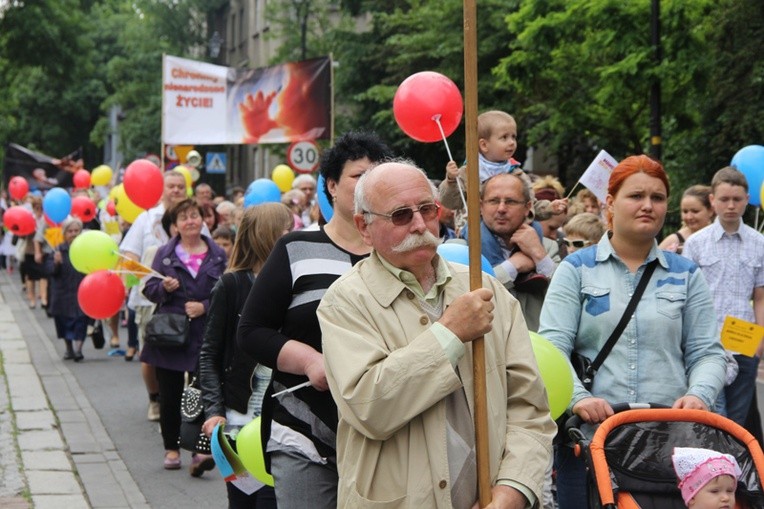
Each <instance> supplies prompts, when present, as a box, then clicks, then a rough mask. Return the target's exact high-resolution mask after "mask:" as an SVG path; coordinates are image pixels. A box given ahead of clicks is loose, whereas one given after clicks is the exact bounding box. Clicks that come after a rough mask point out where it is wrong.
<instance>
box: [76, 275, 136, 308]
mask: <svg viewBox="0 0 764 509" xmlns="http://www.w3.org/2000/svg"><path fill="white" fill-rule="evenodd" d="M124 301H125V284H124V283H123V282H122V279H121V278H120V277H119V276H118V275H117V274H115V273H113V272H109V271H108V270H97V271H95V272H92V273H90V274H88V275H87V276H85V279H83V280H82V282H81V283H80V287H79V288H78V289H77V302H79V304H80V308H82V311H83V312H84V313H85V314H86V315H88V316H89V317H91V318H95V319H96V320H103V319H105V318H109V317H112V316H114V315H116V314H117V311H119V310H120V308H121V307H122V304H123V302H124Z"/></svg>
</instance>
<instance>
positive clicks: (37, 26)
mask: <svg viewBox="0 0 764 509" xmlns="http://www.w3.org/2000/svg"><path fill="white" fill-rule="evenodd" d="M660 4H661V27H662V39H661V41H662V47H663V59H662V60H661V62H660V63H658V62H656V58H655V53H654V48H653V47H652V46H651V41H650V8H651V0H632V1H629V2H622V1H619V0H480V1H479V2H478V27H477V32H478V40H479V48H478V73H479V76H478V83H479V97H478V101H479V109H480V110H481V111H482V110H487V109H502V110H505V111H508V112H510V113H512V114H513V115H514V116H515V117H516V119H517V120H518V125H519V135H520V150H519V154H518V155H519V157H520V158H521V159H523V158H524V149H525V148H526V147H527V146H543V147H545V148H547V149H548V150H550V151H551V152H552V153H553V154H554V155H555V156H556V159H557V162H558V165H559V169H560V174H561V176H562V177H563V181H564V182H565V183H566V184H568V185H569V186H570V185H572V184H573V182H575V180H576V179H577V177H578V176H579V175H580V174H581V172H582V171H583V170H584V169H585V168H586V166H587V165H588V163H589V162H590V161H591V159H592V158H593V157H594V155H595V154H596V152H597V151H598V150H599V149H601V148H605V149H607V150H608V151H609V152H610V153H611V154H613V155H614V156H615V157H617V158H621V157H623V156H625V155H628V154H632V153H638V152H642V151H646V150H647V149H648V147H649V134H650V133H649V91H650V86H651V84H652V83H653V81H654V80H658V79H659V80H660V83H661V87H662V106H663V117H662V125H663V159H664V164H665V166H666V168H667V169H668V170H669V173H670V176H671V179H672V184H673V185H674V186H675V189H681V188H682V187H684V186H685V185H687V184H690V183H695V182H702V181H708V179H709V177H710V175H711V174H712V173H713V172H714V171H715V170H716V169H718V168H719V167H721V166H722V165H724V164H727V163H728V162H729V160H730V158H731V157H732V155H733V154H734V153H735V151H737V150H738V149H739V148H741V147H743V146H746V145H750V144H760V143H762V138H764V132H763V131H764V124H762V122H761V120H760V119H761V118H762V114H764V97H763V96H764V87H762V82H763V81H764V63H763V62H764V58H763V57H764V54H762V53H764V49H762V45H761V41H762V39H764V37H762V36H763V35H764V33H763V32H764V4H762V3H761V2H760V1H759V0H694V1H692V2H687V1H685V0H661V2H660ZM225 5H226V0H36V1H35V2H31V1H21V0H18V1H13V2H8V3H6V4H5V8H4V10H2V12H0V87H1V88H2V90H4V91H5V93H4V94H0V142H3V145H4V142H7V141H15V142H18V143H21V144H24V145H28V146H31V147H33V148H38V149H40V150H42V151H45V152H48V153H52V154H56V155H59V154H64V153H67V152H69V151H71V150H73V149H74V148H76V147H77V146H80V145H83V146H85V147H86V154H87V155H88V156H89V160H88V163H89V164H94V163H99V162H100V161H98V159H99V156H100V154H99V153H98V152H99V147H100V146H101V145H102V143H103V140H104V135H105V134H106V132H107V129H108V122H107V120H106V119H107V114H108V111H109V108H110V107H111V106H113V105H120V107H121V108H122V110H123V113H124V118H123V120H122V122H121V124H120V134H121V137H122V141H123V147H122V149H123V151H124V153H125V156H126V158H128V159H131V158H134V157H137V156H139V155H142V154H144V153H146V152H157V151H158V150H159V145H160V141H159V139H160V125H161V122H160V109H161V108H160V105H161V55H162V53H168V54H173V55H177V56H181V57H185V58H196V59H204V52H205V49H206V46H205V44H204V42H205V41H206V40H208V38H209V33H207V31H208V28H207V23H206V21H207V20H208V19H209V16H210V14H211V13H214V12H218V11H219V10H220V9H221V8H223V7H224V6H225ZM268 5H269V6H268V9H267V11H266V12H267V16H268V18H269V19H268V25H269V26H270V27H271V30H270V35H269V37H272V38H273V40H274V41H281V45H280V46H279V49H278V51H277V55H276V57H275V59H274V61H273V62H272V63H280V62H284V61H289V60H298V59H300V58H302V57H303V48H304V56H305V57H307V58H311V57H315V56H320V55H326V54H329V53H331V54H333V55H334V58H335V60H336V61H337V62H338V67H337V68H336V69H335V93H334V96H335V112H336V131H337V132H338V133H341V132H344V131H346V130H348V129H358V128H366V129H373V130H375V131H378V132H379V133H380V135H381V136H382V137H383V138H384V139H386V140H387V141H388V142H389V143H390V144H391V145H392V146H393V147H394V148H395V149H396V151H397V152H398V153H400V154H405V155H406V156H409V157H411V158H413V159H414V160H415V161H417V162H418V163H419V164H420V165H422V166H423V167H424V168H425V169H427V170H428V171H429V172H430V174H431V175H432V176H434V177H440V176H442V175H443V168H444V166H445V163H446V159H447V156H446V151H445V149H444V147H443V144H442V143H431V144H425V143H418V142H415V141H413V140H411V139H410V138H408V137H407V136H406V135H405V134H404V133H403V132H402V131H401V130H400V129H399V128H398V126H397V125H396V123H395V120H394V117H393V112H392V98H393V95H394V94H395V91H396V88H397V86H398V85H399V84H400V82H401V81H403V80H404V79H405V78H406V77H408V76H410V75H411V74H413V73H415V72H419V71H424V70H433V71H437V72H440V73H442V74H445V75H446V76H448V77H450V78H451V79H452V80H453V81H454V82H455V83H456V84H457V85H458V86H459V87H460V88H463V83H464V79H463V73H464V72H463V68H464V67H463V49H462V48H463V32H462V17H463V2H459V1H457V0H438V1H435V0H342V1H340V0H299V1H298V0H283V1H274V2H268ZM303 27H304V30H303ZM449 144H450V148H451V151H452V153H453V155H454V158H455V159H457V161H461V160H463V158H464V157H465V154H464V131H463V128H460V129H458V130H457V131H456V132H455V133H454V134H453V135H452V136H450V137H449ZM0 150H2V148H1V147H0ZM0 155H2V154H0ZM678 194H679V193H674V196H678Z"/></svg>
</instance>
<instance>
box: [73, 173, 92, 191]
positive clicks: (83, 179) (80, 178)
mask: <svg viewBox="0 0 764 509" xmlns="http://www.w3.org/2000/svg"><path fill="white" fill-rule="evenodd" d="M72 181H73V182H74V188H75V189H87V188H88V187H90V172H89V171H88V170H77V171H76V172H74V176H73V177H72Z"/></svg>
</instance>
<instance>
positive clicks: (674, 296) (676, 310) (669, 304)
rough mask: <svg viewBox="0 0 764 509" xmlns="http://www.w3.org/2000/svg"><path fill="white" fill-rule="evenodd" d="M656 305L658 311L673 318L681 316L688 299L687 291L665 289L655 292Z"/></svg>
mask: <svg viewBox="0 0 764 509" xmlns="http://www.w3.org/2000/svg"><path fill="white" fill-rule="evenodd" d="M655 297H656V304H655V305H656V306H657V308H658V313H660V314H662V315H663V316H666V317H668V318H671V319H672V320H674V319H677V318H679V317H680V316H681V315H682V310H683V309H684V302H685V301H686V300H687V292H685V291H679V290H678V289H677V290H664V291H660V292H655Z"/></svg>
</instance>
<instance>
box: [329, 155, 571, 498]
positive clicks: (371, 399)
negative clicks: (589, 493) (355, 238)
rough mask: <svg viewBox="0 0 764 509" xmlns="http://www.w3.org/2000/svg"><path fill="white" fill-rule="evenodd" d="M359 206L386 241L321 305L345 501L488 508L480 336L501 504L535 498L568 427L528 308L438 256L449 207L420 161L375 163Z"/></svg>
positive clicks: (362, 219)
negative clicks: (482, 468) (476, 422)
mask: <svg viewBox="0 0 764 509" xmlns="http://www.w3.org/2000/svg"><path fill="white" fill-rule="evenodd" d="M355 208H356V216H355V222H356V226H357V227H358V229H359V230H360V232H361V235H362V237H363V239H364V241H365V242H366V243H367V244H369V245H370V246H372V247H373V248H374V250H373V252H372V254H371V256H370V257H369V258H368V259H366V260H364V261H362V262H360V263H358V264H357V265H356V266H355V267H354V268H353V269H352V270H351V271H350V272H348V273H347V274H346V275H345V276H343V277H341V278H340V279H339V280H337V282H335V284H333V285H332V286H331V287H330V289H329V290H328V292H327V293H326V295H325V296H324V298H323V299H322V301H321V305H320V306H319V308H318V316H319V320H320V322H321V329H322V337H323V351H324V362H325V365H326V376H327V380H328V383H329V387H330V389H331V392H332V396H333V397H334V399H335V401H336V402H337V406H338V407H339V413H340V421H339V427H338V432H337V463H338V468H339V474H340V481H339V490H338V500H339V507H354V508H355V507H369V508H371V507H374V508H381V507H384V508H386V509H388V508H444V509H445V508H452V507H453V508H457V509H471V508H472V507H475V506H476V501H477V487H476V482H477V475H476V461H475V441H474V440H475V437H474V426H473V379H472V347H471V341H473V340H474V339H476V338H478V337H480V336H483V335H484V336H485V348H486V378H487V383H486V393H487V399H488V419H489V425H488V433H489V444H490V445H489V448H490V450H489V457H490V474H491V482H492V497H493V502H492V503H491V506H490V507H492V508H493V507H495V508H524V507H535V506H537V502H538V500H539V499H540V495H541V487H542V484H543V481H544V472H545V470H546V467H547V465H548V464H549V461H550V457H551V448H552V437H553V436H554V433H555V431H556V428H555V425H554V422H553V421H552V419H551V417H550V415H549V408H548V402H547V396H546V391H545V389H544V386H543V384H542V382H541V378H540V376H539V373H538V367H537V365H536V361H535V358H534V355H533V350H532V348H531V343H530V339H529V337H528V329H527V328H526V325H525V321H524V320H523V316H522V313H521V311H520V306H519V304H518V303H517V301H516V300H515V299H514V298H513V297H512V296H511V295H510V294H509V293H508V292H507V291H506V290H505V289H504V287H503V286H502V285H501V283H499V282H498V281H497V280H496V279H494V278H492V277H490V276H484V277H483V288H481V289H478V290H475V291H470V290H469V278H468V271H467V268H466V267H464V266H460V265H454V264H451V263H448V262H446V261H445V260H444V259H443V258H441V257H440V256H438V255H437V251H436V248H437V245H438V242H439V240H438V238H437V234H438V217H437V216H438V205H437V204H436V203H435V199H434V195H433V188H432V186H431V185H430V182H429V181H428V179H427V177H426V175H425V174H424V172H422V171H421V170H420V169H419V168H417V167H416V166H414V165H413V164H412V163H409V162H405V161H398V162H389V163H384V164H381V165H379V166H377V167H375V168H373V169H371V170H369V171H368V172H367V173H366V174H365V175H364V176H363V177H361V180H360V181H359V183H358V185H357V187H356V191H355ZM494 312H496V316H495V317H494Z"/></svg>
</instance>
